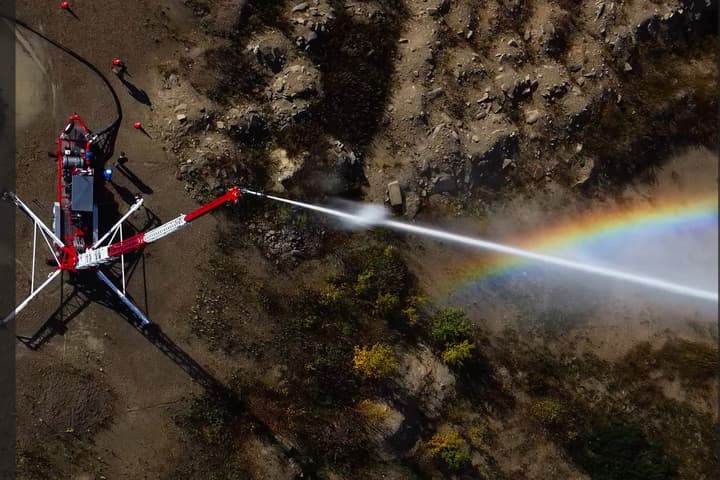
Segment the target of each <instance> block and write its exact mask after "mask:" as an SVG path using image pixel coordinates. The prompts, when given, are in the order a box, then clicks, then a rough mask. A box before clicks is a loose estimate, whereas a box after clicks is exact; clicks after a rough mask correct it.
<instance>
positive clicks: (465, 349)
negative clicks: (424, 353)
mask: <svg viewBox="0 0 720 480" xmlns="http://www.w3.org/2000/svg"><path fill="white" fill-rule="evenodd" d="M474 348H475V344H473V343H470V342H468V341H467V340H463V341H462V342H460V343H456V344H454V345H450V346H449V347H447V348H446V349H445V351H444V352H443V353H442V359H443V362H445V363H447V364H448V365H450V366H453V367H461V366H462V364H463V363H465V360H467V359H469V358H470V357H471V356H472V351H473V349H474Z"/></svg>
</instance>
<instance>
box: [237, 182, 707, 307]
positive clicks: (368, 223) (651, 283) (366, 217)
mask: <svg viewBox="0 0 720 480" xmlns="http://www.w3.org/2000/svg"><path fill="white" fill-rule="evenodd" d="M243 192H244V193H249V194H252V195H258V196H261V197H265V198H269V199H271V200H276V201H278V202H283V203H287V204H290V205H294V206H296V207H300V208H305V209H308V210H314V211H316V212H320V213H324V214H326V215H331V216H334V217H338V218H341V219H343V220H345V221H347V222H350V223H351V224H353V225H357V226H363V227H365V228H369V227H374V226H379V227H386V228H390V229H392V230H397V231H402V232H408V233H415V234H417V235H422V236H425V237H431V238H435V239H438V240H444V241H448V242H453V243H459V244H462V245H467V246H470V247H475V248H479V249H482V250H489V251H493V252H497V253H502V254H505V255H512V256H515V257H521V258H525V259H528V260H532V261H535V262H539V263H544V264H548V265H555V266H558V267H563V268H567V269H571V270H576V271H580V272H585V273H589V274H593V275H599V276H603V277H607V278H614V279H617V280H622V281H626V282H630V283H635V284H638V285H644V286H646V287H650V288H654V289H658V290H664V291H666V292H671V293H677V294H679V295H684V296H687V297H693V298H698V299H702V300H708V301H712V302H716V303H717V301H718V293H717V292H711V291H708V290H702V289H699V288H693V287H688V286H685V285H680V284H677V283H673V282H667V281H665V280H661V279H659V278H654V277H650V276H645V275H638V274H634V273H628V272H623V271H620V270H615V269H612V268H606V267H601V266H599V265H593V264H590V263H583V262H577V261H573V260H567V259H564V258H560V257H555V256H551V255H544V254H541V253H536V252H531V251H528V250H523V249H521V248H516V247H511V246H509V245H503V244H500V243H495V242H490V241H487V240H481V239H478V238H473V237H468V236H465V235H458V234H455V233H450V232H444V231H442V230H436V229H433V228H428V227H421V226H418V225H410V224H408V223H404V222H398V221H395V220H389V219H388V218H387V216H383V215H378V211H379V210H378V209H376V208H373V209H370V210H367V212H368V213H367V214H366V213H365V212H364V211H360V212H359V213H349V212H343V211H341V210H335V209H332V208H327V207H320V206H317V205H311V204H308V203H303V202H297V201H294V200H288V199H286V198H282V197H275V196H272V195H265V194H263V193H258V192H253V191H251V190H243ZM363 210H364V209H363Z"/></svg>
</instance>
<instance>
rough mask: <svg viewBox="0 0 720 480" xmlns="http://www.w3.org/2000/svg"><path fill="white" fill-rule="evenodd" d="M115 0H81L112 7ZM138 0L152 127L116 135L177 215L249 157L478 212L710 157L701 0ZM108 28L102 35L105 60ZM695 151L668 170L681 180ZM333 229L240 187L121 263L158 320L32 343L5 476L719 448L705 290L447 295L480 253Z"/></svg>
mask: <svg viewBox="0 0 720 480" xmlns="http://www.w3.org/2000/svg"><path fill="white" fill-rule="evenodd" d="M31 3H32V2H31ZM78 3H79V2H78ZM125 3H128V2H115V1H114V0H113V1H110V2H108V7H107V8H108V11H107V12H105V11H102V9H100V7H97V6H93V7H87V8H88V9H92V13H93V14H94V15H97V18H99V19H102V22H105V23H102V22H101V23H100V24H99V26H98V28H103V26H106V23H107V24H113V23H114V18H116V16H120V17H122V15H125V13H122V12H125ZM129 3H132V4H133V5H135V4H136V3H137V5H135V6H136V7H137V8H136V9H129V10H131V11H132V15H131V16H130V17H128V20H127V22H124V23H123V28H127V29H128V31H129V32H130V33H132V34H133V35H128V38H132V39H133V40H132V41H133V42H137V43H133V44H132V46H129V47H127V49H126V50H125V51H121V52H120V53H118V54H119V55H121V56H122V57H123V58H124V59H126V61H127V63H128V69H129V72H130V73H131V74H132V75H134V76H132V77H130V79H131V81H132V82H134V83H133V84H132V85H133V86H135V84H137V86H135V90H132V89H130V87H128V90H129V92H128V93H130V96H131V97H132V98H130V97H127V98H124V99H123V101H124V102H125V105H126V111H127V115H126V116H127V117H131V118H132V119H135V118H137V119H142V120H143V125H144V129H145V131H146V137H147V138H145V137H143V138H140V139H138V136H137V132H134V131H132V130H130V128H129V127H128V128H127V129H126V130H121V133H120V137H119V141H118V142H119V144H123V145H124V146H122V147H120V148H122V149H127V150H128V152H129V156H130V157H131V161H130V163H129V165H132V166H133V167H132V168H136V169H137V172H138V174H139V175H140V176H142V178H143V180H144V181H145V182H147V183H148V184H151V185H153V189H149V191H150V192H151V194H149V195H148V197H149V200H148V202H147V203H148V204H149V205H151V206H152V208H156V209H157V212H156V214H157V215H158V216H160V217H163V218H165V217H166V218H171V215H176V214H177V212H176V210H178V209H185V211H187V209H188V208H190V207H191V206H192V205H194V204H195V203H196V202H200V201H207V200H209V199H211V198H213V197H214V196H216V195H217V194H219V193H222V192H223V191H224V190H226V189H227V188H228V187H229V186H230V185H235V184H238V185H241V186H246V187H251V188H254V189H258V190H263V191H267V192H275V193H278V194H281V195H284V196H288V197H292V198H293V199H298V200H306V201H320V202H328V201H330V200H332V199H337V198H338V197H340V198H343V199H352V200H362V201H365V202H374V203H382V202H390V203H392V204H393V206H394V207H395V213H396V214H397V215H398V216H402V217H403V218H404V219H405V220H407V221H414V220H418V221H445V220H447V219H449V218H456V219H458V220H461V221H464V222H466V224H469V225H473V226H475V227H474V228H479V227H477V226H478V225H480V226H485V225H486V224H488V223H490V222H491V220H496V219H497V218H498V217H499V216H502V215H500V213H498V212H502V213H503V214H508V215H517V216H518V217H522V216H523V215H525V214H526V213H527V212H526V211H525V209H524V206H525V205H526V204H527V205H529V204H530V203H533V205H535V206H536V207H537V208H541V209H542V208H547V209H551V208H552V209H554V210H553V211H561V212H562V211H563V209H566V208H569V205H570V204H573V205H574V204H575V203H576V202H577V203H578V204H579V203H580V202H599V204H602V205H604V203H600V202H604V201H606V200H608V199H609V201H618V202H621V201H622V198H623V195H626V194H627V192H628V191H638V192H640V193H638V195H639V196H643V195H644V196H646V197H648V198H649V197H653V198H655V196H657V197H661V196H662V194H663V193H662V192H663V190H662V189H659V190H652V191H650V190H644V189H645V188H646V187H647V188H650V187H652V186H653V185H657V184H658V182H659V181H661V182H665V181H666V178H665V177H667V176H668V175H665V173H667V172H665V173H663V168H665V167H666V166H667V165H668V164H669V163H668V162H669V161H670V159H671V158H676V159H677V158H680V159H683V158H686V157H684V156H683V155H685V153H684V152H686V150H687V148H688V147H693V148H696V149H698V150H697V152H700V153H698V154H697V155H698V156H701V157H702V159H701V161H699V162H698V163H697V165H700V167H697V168H703V169H706V173H705V174H703V176H704V177H708V178H710V177H713V176H714V178H716V177H717V166H715V167H712V165H714V164H713V160H714V156H715V155H716V153H717V152H716V139H717V134H718V130H717V122H716V121H715V120H716V118H717V86H718V68H717V55H718V41H717V38H716V37H717V25H716V21H717V13H718V12H717V2H715V1H710V0H708V1H705V0H700V1H698V0H695V1H691V0H682V1H673V0H656V1H652V2H640V1H637V0H625V1H600V0H598V1H594V2H574V1H569V0H535V1H529V0H528V1H523V0H384V1H381V0H347V1H343V0H308V1H299V0H298V1H291V0H263V1H255V0H184V1H180V0H178V1H173V2H167V4H165V2H129ZM161 4H162V5H161ZM28 8H29V7H28ZM86 14H88V13H87V11H86ZM78 15H79V16H80V17H81V18H82V17H83V10H82V9H80V8H79V9H78ZM128 15H130V14H128ZM38 17H40V19H39V20H38V22H39V23H43V22H46V23H49V21H48V20H47V19H46V18H45V17H43V16H42V15H38ZM122 18H125V17H122ZM133 25H134V26H133ZM140 26H142V28H141V27H140ZM57 28H58V29H59V28H60V27H57ZM108 28H109V27H108ZM60 31H61V30H57V31H56V32H55V33H56V34H60V33H58V32H60ZM62 32H65V30H62ZM64 34H65V33H63V35H64ZM87 35H92V32H90V33H87ZM141 40H142V42H141ZM145 40H147V41H145ZM143 42H144V43H143ZM111 43H112V42H110V41H109V40H107V39H105V40H103V43H101V44H99V45H98V46H95V47H93V50H97V52H101V53H96V55H98V56H99V55H101V54H102V55H103V56H107V57H108V58H111V55H115V54H116V53H111V52H115V51H116V50H114V49H116V48H117V47H116V46H115V45H112V44H111ZM148 45H150V47H148ZM103 58H104V57H103ZM71 80H72V78H71ZM58 82H59V84H60V83H62V82H61V81H60V80H58ZM70 83H71V81H70V80H68V81H66V82H65V84H70ZM125 86H126V87H127V85H125ZM140 86H144V87H145V88H146V89H147V92H146V97H144V98H145V99H146V100H147V101H145V100H143V97H142V96H140V95H139V92H140V91H141V90H139V88H140ZM53 88H55V86H54V87H53ZM143 92H144V91H143ZM138 99H140V100H138ZM128 105H131V106H129V107H128ZM148 107H149V108H148ZM48 128H50V127H48ZM38 130H40V129H38ZM132 135H134V136H132ZM28 148H30V147H28ZM131 148H132V149H135V152H133V151H132V150H130V149H131ZM708 149H710V150H708ZM693 151H695V150H693ZM679 154H682V155H679ZM136 159H137V161H136ZM683 161H684V162H685V164H687V165H690V164H691V163H690V161H689V160H680V161H677V160H676V161H675V163H674V164H673V166H672V170H673V176H672V178H675V176H679V177H682V178H685V177H683V175H685V176H687V177H689V178H694V176H693V175H690V174H689V173H688V171H687V169H688V168H690V167H682V165H681V164H683ZM677 165H681V166H677ZM692 165H696V164H692ZM683 168H686V170H683ZM693 168H696V167H693ZM676 171H678V172H680V173H676ZM694 173H695V174H697V172H694ZM23 175H24V174H23V173H22V172H21V173H20V175H19V180H20V183H21V185H25V187H24V188H25V189H26V190H29V191H31V192H35V193H33V195H36V196H40V195H41V194H39V193H37V190H39V187H34V186H33V183H32V182H31V181H30V180H29V179H28V178H26V177H24V176H23ZM658 179H660V180H658ZM395 181H396V182H398V183H397V185H398V186H399V192H400V193H399V200H398V197H397V190H396V191H395V192H394V193H393V192H390V191H388V184H389V183H391V182H395ZM668 182H670V183H672V181H668ZM126 183H127V182H126ZM680 183H681V182H680ZM710 183H712V182H710ZM648 185H649V186H650V187H648ZM663 185H665V184H664V183H663ZM714 185H715V188H716V187H717V182H716V181H715V184H714ZM136 186H137V185H135V187H136ZM711 186H712V185H711ZM135 187H133V186H132V185H130V184H128V187H127V188H128V189H132V188H135ZM393 188H394V187H393ZM20 193H23V191H22V189H20ZM548 198H550V199H553V200H552V201H547V199H548ZM518 205H519V206H518ZM538 205H539V207H538ZM508 212H509V213H508ZM336 227H337V225H334V224H332V223H331V222H329V221H326V220H325V219H321V218H318V217H316V216H314V215H311V214H309V213H307V212H302V211H297V210H295V209H291V208H287V207H285V206H281V205H278V204H271V203H268V202H264V201H261V200H258V199H254V198H244V199H243V201H242V202H241V204H240V205H238V206H235V207H229V208H228V209H227V211H226V212H224V213H221V214H219V215H217V216H216V217H215V220H213V221H212V222H210V220H208V226H205V227H203V226H198V227H197V228H196V227H195V225H194V226H193V231H192V232H191V233H190V234H189V236H188V237H186V239H185V240H182V239H181V240H174V239H173V240H171V241H172V242H175V241H177V242H178V243H175V244H173V243H168V244H166V245H168V246H167V247H166V249H165V250H163V249H154V250H151V251H150V252H149V253H146V254H145V257H142V267H141V271H142V276H143V277H145V275H146V265H145V260H146V259H147V272H148V273H147V276H148V278H149V281H148V279H147V278H146V279H145V280H144V282H145V284H144V285H138V284H137V283H135V284H134V286H131V287H130V289H131V292H132V293H133V295H135V296H137V297H138V298H142V299H144V300H145V302H146V308H148V307H147V304H148V298H149V299H150V302H149V304H150V307H149V308H150V314H151V316H153V318H154V319H155V320H156V321H157V322H158V324H159V325H160V326H161V327H160V328H161V331H162V332H163V333H162V334H161V335H159V336H158V337H155V338H154V339H151V338H150V337H151V336H150V335H144V336H145V337H146V338H147V339H150V340H151V341H150V342H145V343H142V342H143V341H144V339H143V338H141V336H140V335H138V334H137V332H135V331H134V330H133V329H131V328H129V326H128V325H126V324H125V323H124V322H119V323H120V324H119V325H117V326H115V325H114V323H113V324H108V323H107V321H108V319H107V318H106V317H108V316H110V315H109V314H108V313H107V312H108V310H107V309H105V310H102V309H101V310H98V308H100V307H96V309H94V310H93V309H90V311H89V312H87V313H82V314H80V315H78V318H77V319H76V320H74V321H73V323H70V324H69V325H68V326H67V329H68V334H67V336H66V337H65V338H63V339H61V340H51V341H50V344H49V345H48V347H47V348H43V349H41V350H39V351H25V350H23V351H22V353H21V354H20V355H19V361H18V365H19V368H20V369H21V370H20V371H21V373H22V377H23V378H27V381H22V382H20V381H19V383H18V385H19V392H20V393H19V395H20V396H19V397H18V398H23V399H24V402H23V403H24V404H23V406H22V408H21V409H20V410H19V412H18V423H19V435H18V445H19V451H20V453H19V456H18V470H19V478H28V479H31V478H55V477H53V474H57V475H61V476H62V477H63V478H78V479H80V478H82V479H85V478H168V479H170V478H183V479H185V478H187V479H195V478H203V479H217V480H223V479H238V478H277V479H295V478H320V479H328V480H342V479H354V478H369V479H370V478H372V479H374V478H386V479H406V478H420V479H423V478H467V479H470V478H473V479H474V478H487V479H491V478H492V479H502V478H508V479H509V478H531V479H544V478H577V479H581V478H582V479H584V478H592V479H595V478H597V479H621V478H628V477H632V478H638V479H672V478H682V479H702V478H705V479H710V478H713V476H714V472H716V471H717V470H718V468H720V467H719V465H720V459H719V458H718V448H717V442H716V440H717V439H716V433H717V428H718V416H717V411H718V404H717V396H716V393H717V388H718V383H717V378H716V374H717V363H718V350H717V338H718V332H717V325H716V324H715V320H716V319H715V318H710V316H708V315H707V312H700V313H697V312H696V311H694V310H693V309H689V310H681V309H678V310H677V311H676V310H672V309H668V310H662V309H661V308H656V307H651V306H647V305H645V304H642V302H641V301H639V300H638V301H637V304H632V305H630V306H628V305H626V304H624V303H622V302H618V304H617V305H615V304H612V305H603V306H602V308H596V307H597V306H596V305H589V304H585V305H581V308H573V309H571V308H567V309H564V307H562V308H561V307H559V306H553V302H552V301H549V300H547V299H548V298H550V299H552V298H562V297H563V291H562V290H560V289H559V290H558V291H557V292H555V291H554V290H553V291H551V289H550V287H547V288H546V289H545V290H542V289H541V290H540V291H539V292H538V291H536V290H532V291H527V292H525V291H524V288H525V286H526V285H525V284H522V285H521V289H523V294H524V296H522V299H523V301H522V302H521V301H520V300H518V298H519V297H518V298H515V297H512V295H511V293H506V292H504V291H502V292H495V294H494V296H489V295H485V296H482V297H478V298H476V299H474V301H472V302H468V303H467V304H463V305H459V306H458V305H455V306H450V305H448V304H447V303H448V302H447V297H446V295H444V293H443V292H442V291H441V290H442V289H441V288H440V284H441V283H442V282H443V281H445V280H446V279H444V278H443V276H445V275H448V276H449V275H453V274H456V273H457V271H461V270H462V268H463V267H464V264H465V263H469V262H470V261H471V259H470V258H469V256H468V255H466V254H465V253H462V254H458V253H453V252H449V251H447V249H443V248H441V247H440V246H438V245H435V244H430V243H426V242H423V241H421V240H418V239H409V238H405V237H402V236H399V235H396V234H393V233H390V232H383V231H371V232H357V231H351V230H347V229H341V228H336ZM30 233H31V232H29V230H27V231H26V232H25V234H26V236H27V235H30ZM19 235H22V233H21V234H19ZM178 238H180V236H179V235H178ZM473 261H474V260H473ZM450 270H452V272H451V271H450ZM137 277H140V275H138V276H136V278H137ZM137 281H138V280H135V282H137ZM148 285H150V288H149V289H148ZM539 298H540V299H545V300H543V301H542V302H541V301H539V300H538V299H539ZM560 303H562V302H558V304H560ZM610 303H612V302H610ZM630 303H632V302H630ZM53 308H54V307H53ZM47 309H48V310H50V308H49V307H48V308H47ZM112 315H115V313H114V312H113V313H112ZM118 315H120V314H118ZM115 323H118V322H115ZM127 330H129V331H130V333H127ZM63 333H64V332H63ZM158 339H159V340H158ZM172 339H174V341H173V340H172ZM139 343H140V344H139ZM68 344H70V345H71V347H67V345H68ZM72 345H74V346H72ZM19 348H20V347H19ZM42 355H48V356H50V358H51V359H56V360H58V361H57V362H56V364H52V362H49V361H48V362H45V361H41V360H38V359H35V357H34V356H42ZM186 374H187V375H186ZM68 391H70V392H71V393H66V392H68ZM79 391H83V392H87V395H77V392H79ZM38 392H39V393H38ZM55 396H58V397H60V396H61V397H62V399H63V400H62V401H58V400H57V399H56V397H55ZM68 411H70V412H71V413H70V416H69V417H68V413H67V412H68ZM72 412H77V413H78V415H80V416H81V417H83V419H82V421H79V420H77V418H78V417H76V416H75V414H74V413H72ZM86 416H87V417H92V419H90V418H85V417H86ZM58 472H60V473H58Z"/></svg>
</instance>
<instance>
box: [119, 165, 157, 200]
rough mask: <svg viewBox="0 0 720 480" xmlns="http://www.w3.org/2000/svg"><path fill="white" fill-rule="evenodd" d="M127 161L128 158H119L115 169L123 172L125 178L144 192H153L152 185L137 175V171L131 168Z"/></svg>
mask: <svg viewBox="0 0 720 480" xmlns="http://www.w3.org/2000/svg"><path fill="white" fill-rule="evenodd" d="M126 163H127V160H125V161H124V162H123V161H120V160H118V163H117V165H116V168H115V170H116V171H118V172H120V173H121V174H123V175H124V176H125V178H127V179H128V180H130V182H132V184H133V185H135V187H137V188H138V189H139V190H140V191H141V192H142V193H145V194H148V195H150V194H152V193H153V189H152V188H150V186H148V185H147V184H146V183H145V182H143V181H142V180H141V179H140V178H139V177H138V176H137V175H135V173H134V172H133V171H132V170H130V168H129V167H128V166H127V165H126Z"/></svg>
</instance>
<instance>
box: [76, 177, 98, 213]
mask: <svg viewBox="0 0 720 480" xmlns="http://www.w3.org/2000/svg"><path fill="white" fill-rule="evenodd" d="M93 184H94V178H93V176H92V175H73V177H72V206H71V207H70V208H71V209H72V210H73V211H77V212H92V211H93Z"/></svg>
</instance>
